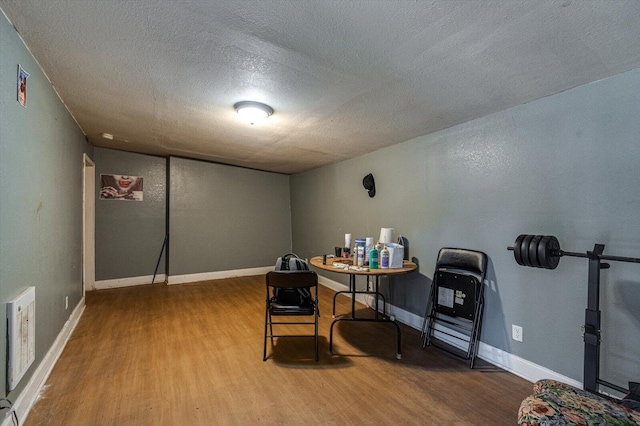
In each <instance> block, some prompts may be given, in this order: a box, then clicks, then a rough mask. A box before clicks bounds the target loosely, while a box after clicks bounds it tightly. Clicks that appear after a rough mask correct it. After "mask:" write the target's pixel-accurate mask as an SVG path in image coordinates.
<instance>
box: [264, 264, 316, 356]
mask: <svg viewBox="0 0 640 426" xmlns="http://www.w3.org/2000/svg"><path fill="white" fill-rule="evenodd" d="M266 282H267V299H266V310H265V318H264V355H263V361H266V360H267V338H270V339H271V345H272V346H273V338H274V337H278V338H285V337H313V338H315V342H316V346H315V360H316V361H318V316H319V313H318V275H317V274H316V273H315V272H313V271H271V272H268V273H267V277H266ZM275 289H279V291H277V292H276V291H275ZM292 291H293V292H300V293H298V294H299V297H295V293H294V295H293V297H292V294H291V292H292ZM305 292H306V293H309V292H310V293H311V294H310V297H306V293H305ZM276 294H277V295H276ZM276 316H278V317H283V316H291V317H298V316H313V317H314V318H313V322H311V321H306V322H303V321H274V320H273V317H276ZM274 325H282V326H285V325H287V326H289V325H313V326H314V334H312V335H311V334H302V335H300V334H296V335H294V334H274V333H273V326H274Z"/></svg>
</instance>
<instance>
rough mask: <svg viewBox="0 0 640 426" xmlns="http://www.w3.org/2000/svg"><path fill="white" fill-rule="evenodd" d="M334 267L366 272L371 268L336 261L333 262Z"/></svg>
mask: <svg viewBox="0 0 640 426" xmlns="http://www.w3.org/2000/svg"><path fill="white" fill-rule="evenodd" d="M333 267H334V268H336V269H346V270H349V271H356V272H366V271H368V270H369V268H366V267H364V266H354V265H347V264H346V263H340V262H335V263H334V264H333Z"/></svg>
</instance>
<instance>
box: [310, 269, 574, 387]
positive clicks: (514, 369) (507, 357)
mask: <svg viewBox="0 0 640 426" xmlns="http://www.w3.org/2000/svg"><path fill="white" fill-rule="evenodd" d="M318 282H319V283H320V284H321V285H324V286H325V287H328V288H330V289H332V290H334V291H346V290H348V289H349V287H348V286H347V285H344V284H342V283H339V282H337V281H333V280H330V279H328V278H326V277H323V276H321V275H319V278H318ZM345 297H350V296H349V294H345ZM356 300H357V301H358V302H361V303H363V304H365V305H367V306H372V300H373V297H371V296H367V295H363V294H358V295H356ZM386 309H387V314H388V315H393V316H395V319H396V321H398V322H401V323H403V324H406V325H408V326H410V327H413V328H415V329H416V330H420V331H422V325H423V322H424V318H423V317H421V316H420V315H416V314H414V313H411V312H408V311H405V310H404V309H401V308H398V307H396V306H393V305H390V304H388V303H387V306H386ZM380 311H382V308H380ZM439 329H444V330H445V331H446V332H447V333H451V334H454V335H455V334H457V333H456V332H455V330H451V329H449V328H445V327H440V326H439V325H438V327H436V331H435V334H434V336H435V337H437V338H438V339H439V340H441V341H443V342H445V343H447V344H449V345H451V346H454V347H457V348H459V349H464V350H465V351H466V348H464V347H463V345H461V341H459V340H457V339H455V338H452V337H451V336H448V335H446V334H444V333H441V332H438V330H439ZM478 358H480V359H483V360H484V361H487V362H488V363H490V364H493V365H495V366H496V367H499V368H502V369H503V370H506V371H508V372H510V373H512V374H515V375H516V376H519V377H522V378H523V379H525V380H528V381H530V382H532V383H534V382H536V381H538V380H540V379H554V380H558V381H560V382H564V383H567V384H570V385H573V386H575V387H577V388H582V383H581V382H579V381H577V380H574V379H571V378H569V377H567V376H563V375H562V374H559V373H556V372H555V371H552V370H549V369H548V368H546V367H543V366H541V365H538V364H534V363H533V362H531V361H528V360H526V359H523V358H520V357H518V356H516V355H513V354H510V353H508V352H505V351H503V350H502V349H498V348H495V347H493V346H490V345H488V344H486V343H483V342H482V341H481V342H480V344H479V345H478Z"/></svg>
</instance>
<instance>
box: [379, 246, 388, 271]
mask: <svg viewBox="0 0 640 426" xmlns="http://www.w3.org/2000/svg"><path fill="white" fill-rule="evenodd" d="M380 269H389V250H387V247H386V246H385V247H384V248H383V249H382V251H381V252H380Z"/></svg>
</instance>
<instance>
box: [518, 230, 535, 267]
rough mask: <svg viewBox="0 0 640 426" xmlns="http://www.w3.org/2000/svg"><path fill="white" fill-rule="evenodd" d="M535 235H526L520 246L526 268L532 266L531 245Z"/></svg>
mask: <svg viewBox="0 0 640 426" xmlns="http://www.w3.org/2000/svg"><path fill="white" fill-rule="evenodd" d="M533 237H534V235H525V236H524V238H523V239H522V244H520V256H522V264H523V265H524V266H532V265H531V262H529V244H530V243H531V239H532V238H533Z"/></svg>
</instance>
